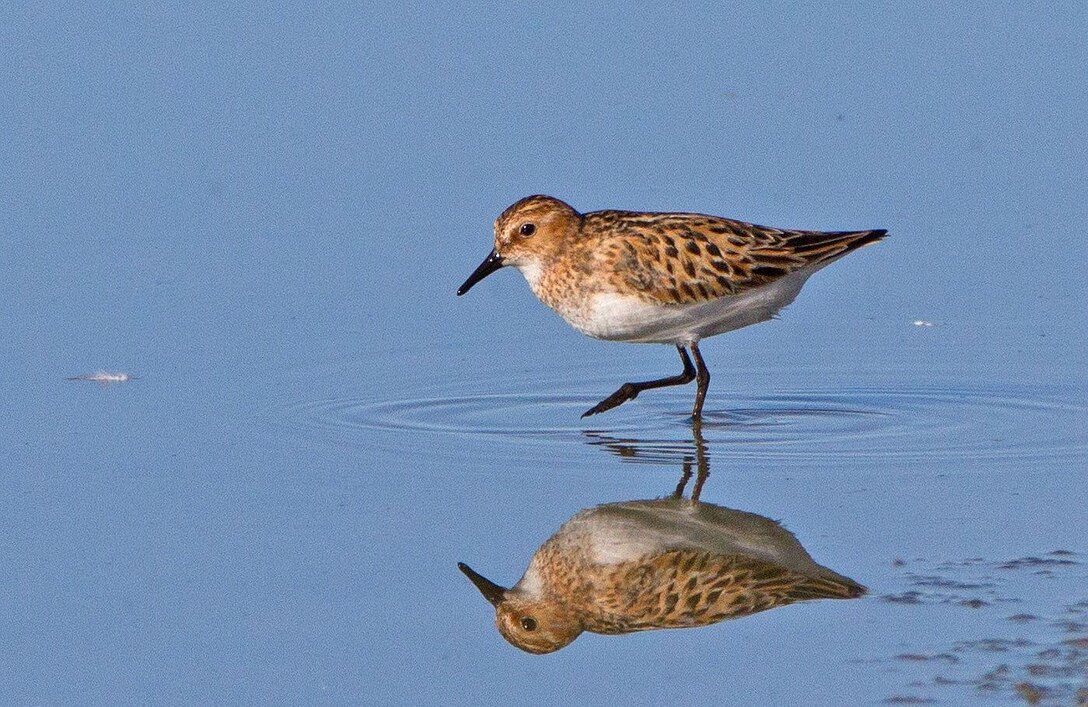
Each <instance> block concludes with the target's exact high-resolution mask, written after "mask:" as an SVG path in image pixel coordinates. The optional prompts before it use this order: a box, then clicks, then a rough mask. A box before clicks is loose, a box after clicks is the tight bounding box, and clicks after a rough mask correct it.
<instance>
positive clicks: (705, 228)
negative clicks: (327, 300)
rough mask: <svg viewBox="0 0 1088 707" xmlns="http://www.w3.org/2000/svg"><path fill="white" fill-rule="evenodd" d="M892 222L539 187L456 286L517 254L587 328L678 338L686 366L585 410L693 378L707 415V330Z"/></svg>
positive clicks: (792, 292) (769, 303)
mask: <svg viewBox="0 0 1088 707" xmlns="http://www.w3.org/2000/svg"><path fill="white" fill-rule="evenodd" d="M885 234H886V231H883V230H872V231H841V232H820V231H792V230H784V229H778V228H768V227H765V226H755V225H753V224H750V223H744V222H741V221H733V220H731V219H726V218H721V217H718V216H707V215H704V214H686V213H676V214H673V213H640V212H632V211H594V212H592V213H587V214H580V213H578V212H577V211H575V210H574V209H573V208H572V207H570V206H569V205H567V204H565V203H563V202H562V201H560V200H559V199H555V198H553V197H550V196H540V195H537V196H530V197H526V198H524V199H522V200H520V201H518V202H516V203H514V204H513V205H512V206H510V207H509V208H508V209H506V211H504V212H503V213H502V215H501V216H499V218H498V219H497V220H496V221H495V248H494V249H493V250H492V251H491V253H490V254H489V255H488V256H487V258H485V259H484V261H483V262H482V263H480V266H479V267H477V268H476V270H475V271H474V272H473V273H472V274H471V275H469V277H468V279H467V280H465V283H464V284H463V285H461V287H460V288H459V289H458V290H457V294H458V295H463V294H465V293H466V292H468V291H469V290H470V289H471V288H472V286H473V285H475V284H476V283H477V282H479V281H480V280H482V279H484V278H485V277H487V276H488V275H490V274H491V273H493V272H495V271H496V270H498V269H499V268H501V267H504V266H506V265H512V266H514V267H515V268H517V269H518V270H520V271H521V273H522V275H524V276H525V279H526V280H528V282H529V287H530V288H531V289H532V291H533V294H535V295H536V296H537V297H538V298H539V299H540V301H541V302H543V303H544V304H546V305H548V306H549V307H551V308H552V309H554V310H555V311H556V312H558V313H559V315H560V316H561V317H563V319H565V320H566V321H567V323H569V324H570V325H571V326H573V327H574V328H575V329H577V330H578V331H580V332H582V333H583V334H587V335H589V336H592V337H595V338H597V339H607V340H611V341H630V342H637V343H659V344H673V345H674V346H676V349H677V351H679V352H680V360H681V361H682V362H683V364H684V370H683V372H682V373H680V374H678V375H675V376H669V377H666V378H660V379H657V380H651V381H643V382H640V383H624V384H623V385H622V386H620V388H619V389H618V390H617V391H616V392H614V393H612V395H610V396H608V397H607V398H605V399H604V400H602V401H601V402H599V403H597V405H595V406H593V407H592V408H590V409H589V410H587V411H586V412H585V413H584V414H583V415H582V417H586V416H588V415H595V414H597V413H599V412H604V411H605V410H610V409H612V408H614V407H616V406H618V405H621V404H623V403H625V402H627V401H628V400H633V399H634V398H636V397H637V396H638V394H639V393H641V392H642V391H644V390H650V389H652V388H664V387H666V386H673V385H684V384H686V383H690V382H691V381H693V380H694V381H697V382H698V389H697V391H696V393H695V406H694V407H693V408H692V411H691V414H692V417H694V418H699V417H700V416H701V415H702V411H703V400H704V399H705V398H706V391H707V387H708V386H709V384H710V372H709V371H708V370H707V367H706V364H705V363H704V362H703V356H702V354H701V353H700V352H699V341H700V340H702V339H705V338H706V337H708V336H714V335H715V334H722V333H724V332H727V331H733V330H734V329H740V328H741V327H746V326H748V325H750V324H757V323H759V322H764V321H767V320H768V319H771V318H772V317H774V315H775V313H777V312H778V311H779V310H780V309H782V308H783V307H785V306H786V305H788V304H789V303H790V302H792V301H793V299H794V298H795V297H796V296H797V293H798V292H800V291H801V286H802V285H804V283H805V280H807V279H808V278H809V276H810V275H812V273H814V272H816V271H817V270H819V269H820V268H822V267H824V266H826V265H828V264H830V263H832V262H833V261H835V260H837V259H838V258H841V257H842V256H844V255H846V254H847V253H849V252H851V251H853V250H856V249H858V248H860V247H862V246H864V245H868V244H870V243H875V242H876V241H879V240H880V239H881V238H883V237H884V236H885ZM689 351H690V352H691V355H690V356H689V355H688V352H689ZM693 358H694V360H695V362H694V364H693V363H692V359H693Z"/></svg>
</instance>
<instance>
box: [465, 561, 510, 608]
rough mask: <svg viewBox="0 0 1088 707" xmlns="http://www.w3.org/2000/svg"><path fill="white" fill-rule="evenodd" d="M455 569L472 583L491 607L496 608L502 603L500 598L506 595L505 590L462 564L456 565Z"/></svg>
mask: <svg viewBox="0 0 1088 707" xmlns="http://www.w3.org/2000/svg"><path fill="white" fill-rule="evenodd" d="M457 569H459V570H461V571H462V572H464V573H465V576H466V577H468V578H469V579H470V580H472V583H473V584H475V585H476V588H477V589H479V590H480V594H483V595H484V599H487V600H488V601H489V602H491V605H492V606H498V605H499V602H500V601H502V597H503V595H504V594H506V588H505V587H500V586H499V585H497V584H495V583H494V582H492V581H491V580H490V579H488V578H487V577H485V576H483V575H482V574H480V573H478V572H477V571H476V570H474V569H472V568H471V567H469V566H468V565H466V564H465V563H464V562H458V563H457Z"/></svg>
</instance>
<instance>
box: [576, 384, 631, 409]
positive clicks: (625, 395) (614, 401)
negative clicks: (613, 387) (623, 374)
mask: <svg viewBox="0 0 1088 707" xmlns="http://www.w3.org/2000/svg"><path fill="white" fill-rule="evenodd" d="M638 393H639V389H638V388H637V387H636V386H635V384H634V383H624V384H623V385H621V386H620V387H619V390H617V391H616V392H615V393H612V395H609V396H608V397H607V398H605V399H604V400H602V401H601V402H599V403H597V404H596V405H594V406H593V407H591V408H590V409H588V410H586V411H585V412H583V413H582V417H589V416H590V415H596V414H597V413H601V412H605V411H606V410H611V409H612V408H614V407H619V406H620V405H623V404H624V403H626V402H627V401H628V400H634V399H635V398H637V397H638Z"/></svg>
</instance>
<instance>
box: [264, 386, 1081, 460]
mask: <svg viewBox="0 0 1088 707" xmlns="http://www.w3.org/2000/svg"><path fill="white" fill-rule="evenodd" d="M552 387H553V388H562V387H563V384H562V383H557V384H556V385H555V386H552ZM599 387H600V389H601V390H604V389H607V387H608V386H607V384H604V383H601V385H600V386H599ZM545 389H547V387H545ZM435 392H436V394H434V395H432V396H430V397H419V398H410V399H400V400H363V399H352V398H330V399H324V400H311V401H306V402H303V403H300V404H298V405H295V406H292V407H290V408H288V409H285V410H281V411H279V412H277V413H276V414H275V417H277V418H279V419H278V422H280V423H281V424H285V425H287V426H289V427H292V428H294V429H295V430H296V431H303V432H305V433H306V434H310V435H318V436H325V437H332V438H335V439H337V441H341V442H344V441H346V442H348V443H351V442H352V441H356V440H357V441H358V442H359V443H360V444H364V443H366V441H365V440H367V439H368V438H369V437H371V436H372V434H368V433H373V432H375V431H380V432H387V433H403V434H414V435H417V436H418V435H421V434H422V435H437V436H440V437H447V438H449V439H450V441H455V440H457V439H459V438H460V439H477V440H484V441H494V442H501V443H502V445H504V446H505V447H509V446H511V445H523V446H539V445H555V444H569V443H570V441H572V440H581V441H582V442H585V443H588V444H590V445H597V446H601V447H604V448H606V449H607V450H609V451H611V452H613V453H615V454H616V455H617V456H620V457H621V458H624V459H626V460H630V461H636V462H648V463H674V462H675V461H676V460H677V459H678V458H681V457H683V456H684V455H690V454H691V452H692V449H693V442H692V437H691V422H690V419H689V418H688V417H687V416H686V415H684V414H683V413H681V412H679V411H682V410H684V409H686V406H687V405H689V404H690V401H689V400H688V398H687V397H685V396H682V395H675V394H674V395H668V394H662V393H661V392H656V393H655V394H654V395H647V396H644V397H645V401H644V400H643V399H642V398H640V399H639V400H638V401H636V402H634V403H631V404H629V405H628V406H626V407H624V408H621V409H620V411H612V412H609V413H607V414H606V415H607V416H601V417H595V418H588V419H585V420H582V419H580V417H579V416H580V415H581V413H582V412H583V411H584V410H585V409H586V408H587V407H589V406H590V405H591V404H592V403H593V402H594V401H595V399H596V396H595V395H593V394H589V393H581V394H574V393H564V394H557V395H544V394H526V393H497V394H478V395H440V394H437V393H439V392H440V391H435ZM598 392H599V391H598ZM726 395H727V394H726V393H724V392H722V393H718V396H720V397H725V396H726ZM727 400H728V406H727V407H726V408H725V409H720V410H713V411H709V412H707V413H706V414H705V416H704V421H703V424H702V433H703V436H704V438H705V441H706V443H707V444H708V445H711V446H712V447H714V448H715V449H716V450H719V449H723V448H724V449H725V450H726V451H727V452H728V454H729V455H730V456H731V457H733V458H738V459H764V460H775V459H812V460H826V461H834V460H842V459H856V460H900V461H940V460H960V461H971V460H976V461H992V460H1003V461H1027V460H1034V461H1040V460H1071V459H1083V458H1086V457H1088V432H1086V430H1088V406H1086V405H1085V403H1084V401H1085V400H1086V396H1085V395H1084V394H1083V391H1077V390H1076V389H1066V390H1058V389H1052V388H1047V389H1039V388H1031V387H1028V386H1014V385H1007V386H971V385H960V386H950V387H936V386H930V387H922V388H895V387H881V386H869V387H846V388H842V389H826V390H811V389H805V390H787V391H780V392H776V393H774V394H766V395H759V394H731V395H729V397H728V398H727Z"/></svg>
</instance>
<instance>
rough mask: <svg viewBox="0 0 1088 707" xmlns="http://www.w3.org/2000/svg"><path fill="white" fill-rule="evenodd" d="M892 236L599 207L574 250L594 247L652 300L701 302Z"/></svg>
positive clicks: (622, 279) (626, 284)
mask: <svg viewBox="0 0 1088 707" xmlns="http://www.w3.org/2000/svg"><path fill="white" fill-rule="evenodd" d="M885 234H886V232H885V231H883V230H872V231H842V232H820V231H792V230H782V229H777V228H768V227H766V226H757V225H754V224H750V223H744V222H742V221H734V220H731V219H726V218H721V217H718V216H708V215H704V214H671V213H640V212H632V211H595V212H592V213H588V214H585V216H584V219H583V222H582V228H581V233H580V236H579V238H578V241H577V244H576V245H574V246H573V248H572V251H576V250H578V249H592V250H594V251H595V252H596V253H597V257H598V258H601V257H603V258H605V262H604V264H605V265H606V270H607V271H608V272H609V275H610V277H611V278H613V280H614V284H615V285H617V286H618V287H622V288H623V289H624V290H627V289H628V288H630V289H632V290H634V291H636V292H638V293H639V294H640V295H641V296H643V297H644V298H646V299H647V300H650V301H653V302H656V303H660V304H694V303H699V302H707V301H710V300H715V299H718V298H721V297H726V296H730V295H738V294H741V293H743V292H746V291H748V290H751V289H753V288H756V287H760V286H763V285H766V284H768V283H770V282H773V281H774V280H777V279H779V278H781V277H784V276H786V275H788V274H790V273H792V272H795V271H797V270H801V269H804V268H808V267H814V266H820V265H824V264H827V263H829V262H831V261H832V260H834V259H836V258H838V257H841V256H843V255H845V254H846V253H849V252H850V251H852V250H855V249H857V248H860V247H861V246H863V245H867V244H869V243H873V242H876V241H878V240H880V239H881V238H883V237H884V236H885ZM571 255H572V256H577V255H578V254H577V253H575V252H572V253H571ZM583 255H584V254H583ZM598 262H599V261H598Z"/></svg>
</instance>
